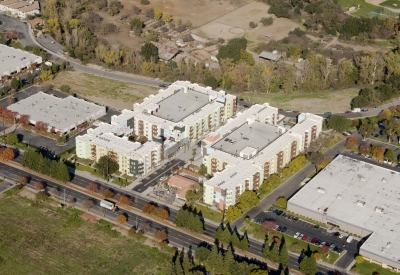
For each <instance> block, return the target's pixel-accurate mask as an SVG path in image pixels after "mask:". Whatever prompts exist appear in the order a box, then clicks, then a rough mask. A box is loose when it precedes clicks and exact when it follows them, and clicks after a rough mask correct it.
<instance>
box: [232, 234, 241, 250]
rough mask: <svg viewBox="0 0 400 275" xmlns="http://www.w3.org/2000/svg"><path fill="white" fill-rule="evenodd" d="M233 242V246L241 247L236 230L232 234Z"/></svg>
mask: <svg viewBox="0 0 400 275" xmlns="http://www.w3.org/2000/svg"><path fill="white" fill-rule="evenodd" d="M231 244H232V246H233V247H240V239H239V236H238V234H237V232H236V231H233V233H232V235H231Z"/></svg>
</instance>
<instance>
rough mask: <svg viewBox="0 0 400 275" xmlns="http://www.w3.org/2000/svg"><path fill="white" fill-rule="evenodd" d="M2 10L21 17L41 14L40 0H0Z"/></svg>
mask: <svg viewBox="0 0 400 275" xmlns="http://www.w3.org/2000/svg"><path fill="white" fill-rule="evenodd" d="M0 11H4V12H9V13H11V14H12V15H16V16H18V17H20V18H26V17H27V16H28V15H35V14H40V5H39V1H21V0H4V1H0Z"/></svg>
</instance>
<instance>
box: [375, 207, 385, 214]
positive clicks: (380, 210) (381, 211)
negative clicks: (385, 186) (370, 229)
mask: <svg viewBox="0 0 400 275" xmlns="http://www.w3.org/2000/svg"><path fill="white" fill-rule="evenodd" d="M383 210H384V209H383V208H382V207H378V206H377V207H375V212H378V213H383Z"/></svg>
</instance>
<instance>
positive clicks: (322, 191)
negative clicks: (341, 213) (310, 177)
mask: <svg viewBox="0 0 400 275" xmlns="http://www.w3.org/2000/svg"><path fill="white" fill-rule="evenodd" d="M317 192H318V193H322V194H324V193H325V188H322V187H318V188H317Z"/></svg>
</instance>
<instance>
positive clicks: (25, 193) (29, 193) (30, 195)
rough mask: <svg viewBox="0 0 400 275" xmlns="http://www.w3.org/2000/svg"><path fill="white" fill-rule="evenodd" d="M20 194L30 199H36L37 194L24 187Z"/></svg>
mask: <svg viewBox="0 0 400 275" xmlns="http://www.w3.org/2000/svg"><path fill="white" fill-rule="evenodd" d="M19 195H20V196H22V197H26V198H28V199H31V200H35V199H36V194H35V193H33V192H32V191H29V190H27V189H26V188H23V189H22V190H21V192H19Z"/></svg>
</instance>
